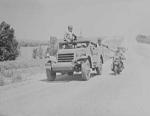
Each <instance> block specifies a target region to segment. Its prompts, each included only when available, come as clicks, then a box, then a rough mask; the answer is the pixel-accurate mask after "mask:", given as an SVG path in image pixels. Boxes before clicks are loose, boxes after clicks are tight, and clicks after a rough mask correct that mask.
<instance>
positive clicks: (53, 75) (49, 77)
mask: <svg viewBox="0 0 150 116" xmlns="http://www.w3.org/2000/svg"><path fill="white" fill-rule="evenodd" d="M46 74H47V80H48V81H54V80H55V78H56V72H54V71H52V70H51V69H46Z"/></svg>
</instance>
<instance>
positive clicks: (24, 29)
mask: <svg viewBox="0 0 150 116" xmlns="http://www.w3.org/2000/svg"><path fill="white" fill-rule="evenodd" d="M149 4H150V1H149V0H0V22H2V21H6V22H7V23H8V24H10V25H11V26H12V27H13V28H14V29H15V34H16V38H17V39H19V40H44V41H45V40H49V38H50V36H56V37H57V38H63V36H64V33H65V32H66V31H67V26H68V25H73V27H74V32H75V33H76V34H77V35H79V34H80V32H82V35H83V36H86V37H99V36H125V37H129V36H136V35H137V34H146V35H150V7H149Z"/></svg>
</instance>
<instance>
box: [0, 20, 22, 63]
mask: <svg viewBox="0 0 150 116" xmlns="http://www.w3.org/2000/svg"><path fill="white" fill-rule="evenodd" d="M14 33H15V30H14V29H13V28H11V27H10V25H9V24H7V23H6V22H4V21H3V22H2V23H1V24H0V61H7V60H15V59H16V57H17V56H18V55H19V50H18V42H17V40H16V39H15V36H14Z"/></svg>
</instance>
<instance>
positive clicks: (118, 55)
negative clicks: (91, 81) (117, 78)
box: [112, 47, 125, 70]
mask: <svg viewBox="0 0 150 116" xmlns="http://www.w3.org/2000/svg"><path fill="white" fill-rule="evenodd" d="M124 59H125V57H124V55H123V53H122V51H121V49H120V48H119V47H118V48H117V50H116V51H115V55H114V57H113V67H112V70H113V69H114V62H116V61H117V62H119V67H120V68H122V69H123V68H124V65H123V61H122V60H124Z"/></svg>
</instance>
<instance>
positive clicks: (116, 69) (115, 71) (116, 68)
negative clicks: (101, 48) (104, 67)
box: [114, 66, 118, 75]
mask: <svg viewBox="0 0 150 116" xmlns="http://www.w3.org/2000/svg"><path fill="white" fill-rule="evenodd" d="M114 74H115V75H116V74H118V66H114Z"/></svg>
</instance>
